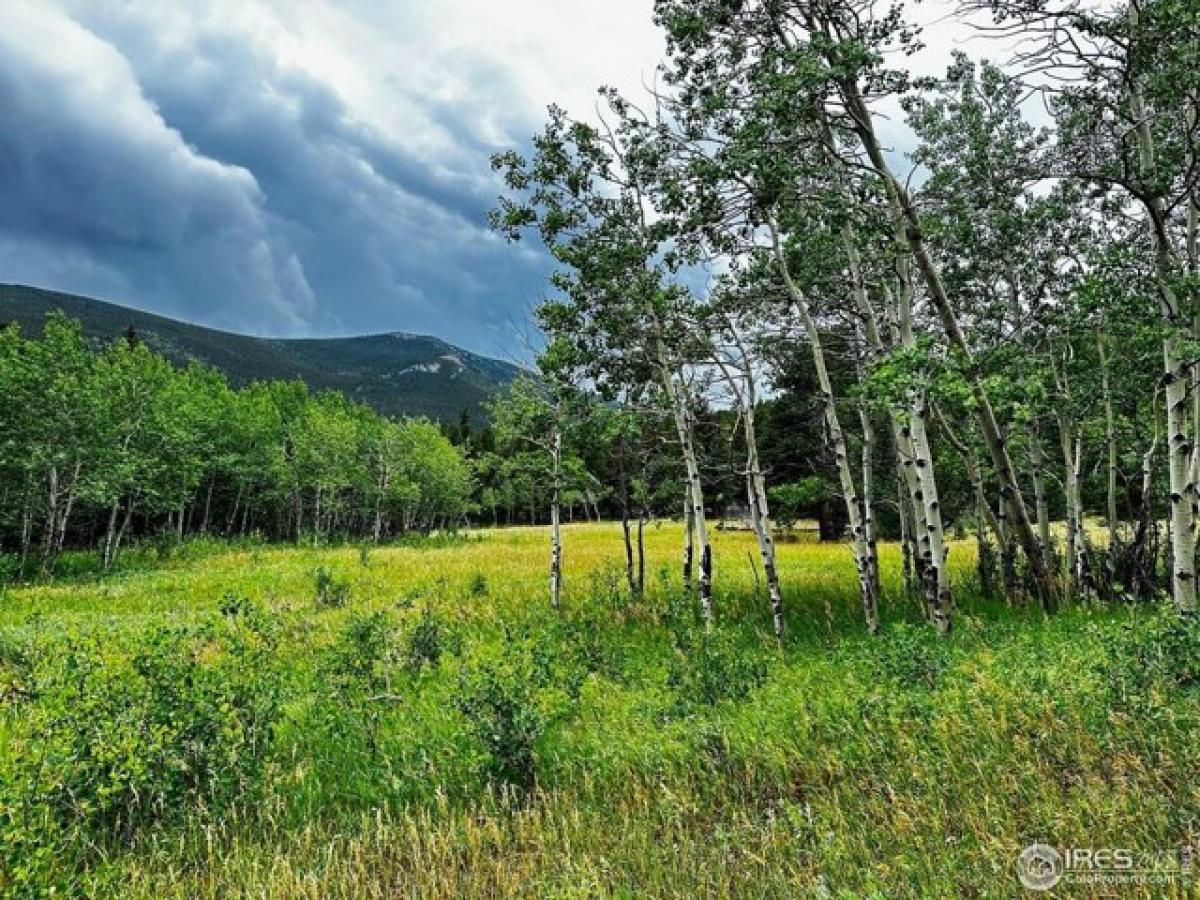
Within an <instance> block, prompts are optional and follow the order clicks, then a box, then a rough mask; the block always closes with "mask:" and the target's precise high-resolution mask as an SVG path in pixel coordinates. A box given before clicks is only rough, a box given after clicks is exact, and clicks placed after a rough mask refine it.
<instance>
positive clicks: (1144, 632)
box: [1100, 604, 1200, 693]
mask: <svg viewBox="0 0 1200 900" xmlns="http://www.w3.org/2000/svg"><path fill="white" fill-rule="evenodd" d="M1100 636H1101V643H1102V644H1103V646H1104V647H1105V649H1106V651H1107V652H1106V657H1107V659H1106V661H1105V663H1104V664H1103V666H1104V669H1105V672H1104V673H1103V674H1105V675H1106V676H1107V678H1108V679H1109V682H1110V683H1111V684H1112V685H1113V686H1114V687H1115V688H1118V689H1121V690H1124V691H1126V692H1134V693H1138V692H1143V691H1145V690H1146V689H1148V688H1150V687H1152V686H1153V685H1156V684H1157V685H1161V686H1163V687H1166V688H1192V687H1196V686H1197V685H1200V616H1195V615H1190V616H1181V615H1179V613H1178V612H1176V611H1175V609H1174V607H1172V606H1171V605H1170V604H1162V605H1161V606H1160V607H1158V608H1156V609H1153V611H1152V612H1151V613H1150V614H1149V615H1145V616H1142V617H1139V618H1136V619H1132V620H1130V621H1127V622H1124V623H1122V624H1121V625H1120V626H1119V627H1117V628H1108V629H1104V630H1101V631H1100Z"/></svg>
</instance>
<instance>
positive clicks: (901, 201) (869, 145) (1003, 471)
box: [842, 82, 1058, 612]
mask: <svg viewBox="0 0 1200 900" xmlns="http://www.w3.org/2000/svg"><path fill="white" fill-rule="evenodd" d="M842 95H843V99H844V101H845V103H846V107H847V112H848V113H849V114H850V116H851V118H852V119H853V127H854V129H855V131H856V132H857V134H858V136H859V139H860V141H861V142H862V145H863V148H864V150H865V151H866V153H867V157H868V158H869V160H870V162H871V166H872V168H873V169H874V170H875V172H876V174H877V175H878V176H879V177H880V179H881V180H882V181H883V185H884V188H885V190H886V192H887V197H888V204H889V207H890V208H891V212H892V218H893V220H894V224H895V226H896V228H897V233H898V234H900V235H901V236H902V237H903V240H904V242H905V243H906V245H907V246H908V248H909V251H910V253H911V254H912V256H913V258H914V259H915V260H916V263H917V268H918V269H919V270H920V272H921V276H922V278H923V279H924V281H925V284H926V287H927V288H928V290H929V297H930V299H931V300H932V302H933V305H934V307H935V309H936V310H937V313H938V316H939V318H940V319H941V321H942V327H943V330H944V331H945V332H946V336H947V338H948V339H949V341H950V344H951V347H952V348H953V350H954V352H955V353H956V354H957V355H958V357H959V359H960V360H961V362H962V364H963V369H964V373H965V374H966V378H967V384H968V387H969V388H970V391H971V396H972V399H973V400H974V401H975V405H976V408H977V410H978V416H979V425H980V430H981V432H982V434H983V439H984V443H985V444H986V445H987V448H988V452H989V454H990V455H991V457H992V463H993V465H994V466H995V469H996V476H997V478H998V479H999V481H1000V492H1001V496H1002V497H1003V499H1004V503H1005V505H1006V506H1007V507H1008V513H1009V519H1010V524H1011V527H1012V528H1013V529H1014V530H1015V531H1016V534H1017V537H1018V539H1019V541H1020V543H1021V547H1022V549H1023V550H1024V551H1025V556H1026V558H1027V559H1028V560H1029V568H1030V572H1031V574H1032V576H1033V580H1034V583H1035V584H1036V585H1037V589H1038V594H1039V597H1040V599H1041V602H1042V605H1043V607H1044V608H1045V609H1046V610H1047V611H1048V612H1049V611H1052V610H1054V609H1055V608H1056V606H1057V593H1058V592H1057V586H1056V584H1055V579H1054V576H1053V573H1052V572H1051V571H1050V569H1049V567H1048V565H1047V564H1046V558H1045V554H1044V553H1043V551H1042V548H1041V547H1040V546H1039V544H1038V540H1037V537H1036V536H1035V534H1034V531H1033V525H1032V523H1031V522H1030V520H1029V513H1028V511H1027V510H1026V508H1025V501H1024V498H1023V497H1022V495H1021V488H1020V485H1019V484H1018V483H1017V476H1016V470H1015V469H1014V467H1013V464H1012V457H1011V456H1010V455H1009V452H1008V447H1007V445H1006V443H1005V440H1004V436H1003V433H1002V432H1001V430H1000V425H999V422H997V420H996V413H995V410H994V409H993V408H992V404H991V400H990V399H989V398H988V396H987V392H986V391H985V390H984V387H983V380H982V378H981V376H980V372H979V368H978V366H977V364H976V362H975V356H974V353H973V352H972V351H971V348H970V345H969V344H968V343H967V339H966V336H965V335H964V334H963V330H962V327H961V325H960V324H959V321H958V315H957V313H956V312H955V310H954V306H953V304H952V303H951V301H950V296H949V294H948V293H947V291H946V286H945V284H944V283H943V281H942V277H941V274H940V272H939V271H938V268H937V265H936V264H935V263H934V261H933V258H932V256H930V254H929V250H928V248H927V247H926V245H925V237H924V232H923V230H922V227H921V220H920V216H919V215H918V213H917V210H916V208H915V207H914V206H913V203H912V198H911V197H910V196H909V194H908V191H907V190H906V189H905V187H904V186H903V185H902V184H901V183H900V182H899V180H897V178H896V176H895V174H894V173H893V172H892V170H891V167H890V166H889V165H888V162H887V159H886V157H885V156H884V152H883V147H882V145H881V144H880V143H879V139H878V137H877V136H876V134H875V126H874V123H873V121H872V118H871V112H870V110H869V109H868V108H867V105H866V102H865V101H864V100H863V97H862V94H861V91H860V90H859V87H858V85H857V84H856V83H853V82H843V83H842Z"/></svg>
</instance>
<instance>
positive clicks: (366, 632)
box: [317, 612, 395, 757]
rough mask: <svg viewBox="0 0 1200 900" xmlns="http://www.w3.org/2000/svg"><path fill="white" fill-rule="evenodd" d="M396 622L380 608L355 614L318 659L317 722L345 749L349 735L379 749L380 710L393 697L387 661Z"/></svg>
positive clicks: (391, 652) (390, 658) (368, 747)
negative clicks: (354, 735) (322, 690)
mask: <svg viewBox="0 0 1200 900" xmlns="http://www.w3.org/2000/svg"><path fill="white" fill-rule="evenodd" d="M394 650H395V626H394V624H393V622H392V620H391V618H390V617H389V616H388V615H387V614H386V613H383V612H374V613H367V614H355V615H352V616H351V617H350V619H349V620H348V621H347V622H346V625H345V627H344V628H343V629H342V631H341V633H340V634H339V635H338V637H337V640H336V641H335V642H334V643H333V645H332V646H331V647H330V648H329V649H328V650H327V651H326V652H325V654H324V657H323V658H322V659H321V661H320V662H319V663H318V666H317V671H318V674H319V676H320V677H319V681H318V683H319V684H320V685H321V686H322V687H323V688H324V692H323V695H322V696H321V697H320V700H319V703H318V708H317V724H318V725H319V726H321V727H322V728H323V730H325V732H326V733H327V736H328V737H330V738H331V739H332V740H335V741H337V742H338V743H339V744H341V745H342V746H341V749H342V750H343V751H346V750H348V749H352V748H349V747H348V746H347V744H348V742H349V739H350V737H351V735H352V734H353V733H355V732H357V733H358V735H359V736H360V738H361V743H360V744H359V747H360V748H361V747H365V749H366V754H364V755H369V756H371V757H374V756H375V755H376V754H377V753H378V752H379V731H380V725H381V722H382V718H383V713H384V711H385V710H386V709H387V706H388V705H389V704H390V703H392V702H393V701H394V700H395V695H394V694H393V692H392V685H391V667H392V662H393V659H394Z"/></svg>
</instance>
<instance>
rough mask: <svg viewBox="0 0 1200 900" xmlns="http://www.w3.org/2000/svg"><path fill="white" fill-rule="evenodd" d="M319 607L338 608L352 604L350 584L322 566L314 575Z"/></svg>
mask: <svg viewBox="0 0 1200 900" xmlns="http://www.w3.org/2000/svg"><path fill="white" fill-rule="evenodd" d="M313 583H314V585H315V587H316V595H317V606H328V607H338V606H345V605H346V604H347V603H348V602H350V582H349V581H347V580H346V579H344V578H338V577H337V576H336V575H334V574H333V572H331V571H329V570H328V569H326V568H325V567H324V566H320V567H318V568H317V570H316V571H315V572H314V573H313Z"/></svg>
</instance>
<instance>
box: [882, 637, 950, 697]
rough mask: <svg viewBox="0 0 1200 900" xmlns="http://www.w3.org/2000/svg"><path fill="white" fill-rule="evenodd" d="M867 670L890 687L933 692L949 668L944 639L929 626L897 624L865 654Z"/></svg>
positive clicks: (947, 652)
mask: <svg viewBox="0 0 1200 900" xmlns="http://www.w3.org/2000/svg"><path fill="white" fill-rule="evenodd" d="M865 654H866V660H865V661H866V665H867V669H868V670H869V671H870V672H871V673H872V675H873V677H874V679H875V680H876V681H877V682H885V683H887V684H888V685H889V686H892V687H908V688H921V689H926V690H932V689H933V688H936V687H937V685H938V682H939V681H940V680H941V677H942V674H943V673H944V672H945V670H946V668H947V667H948V666H949V664H950V648H949V646H948V645H947V643H946V638H945V637H943V636H940V635H938V634H937V633H936V632H934V630H933V629H932V628H931V627H929V626H928V625H910V624H908V623H903V622H902V623H898V624H896V625H893V626H891V627H890V628H888V629H887V630H886V631H885V632H884V634H882V635H881V636H880V637H879V640H877V641H872V642H870V646H869V647H867V648H866V650H865Z"/></svg>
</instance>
